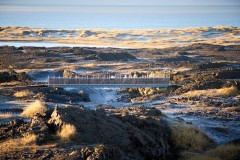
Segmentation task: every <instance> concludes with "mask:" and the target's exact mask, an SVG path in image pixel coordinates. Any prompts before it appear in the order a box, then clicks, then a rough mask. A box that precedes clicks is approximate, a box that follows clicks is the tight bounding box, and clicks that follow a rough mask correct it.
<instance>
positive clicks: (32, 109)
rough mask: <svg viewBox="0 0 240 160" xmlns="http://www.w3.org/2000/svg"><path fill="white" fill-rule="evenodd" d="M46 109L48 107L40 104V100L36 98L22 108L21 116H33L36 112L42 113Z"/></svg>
mask: <svg viewBox="0 0 240 160" xmlns="http://www.w3.org/2000/svg"><path fill="white" fill-rule="evenodd" d="M47 110H48V107H47V106H46V105H44V104H42V102H41V101H39V100H36V101H35V102H33V103H31V104H29V105H28V106H27V107H25V108H24V110H23V112H22V114H21V116H23V117H30V118H31V117H33V116H34V115H36V114H37V113H40V114H44V113H45V112H46V111H47Z"/></svg>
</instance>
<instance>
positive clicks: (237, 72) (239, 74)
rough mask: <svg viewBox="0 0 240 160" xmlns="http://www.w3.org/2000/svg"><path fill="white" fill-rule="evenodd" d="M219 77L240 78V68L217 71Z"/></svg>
mask: <svg viewBox="0 0 240 160" xmlns="http://www.w3.org/2000/svg"><path fill="white" fill-rule="evenodd" d="M217 78H219V79H240V69H231V70H224V71H220V72H218V73H217Z"/></svg>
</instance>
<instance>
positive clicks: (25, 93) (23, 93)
mask: <svg viewBox="0 0 240 160" xmlns="http://www.w3.org/2000/svg"><path fill="white" fill-rule="evenodd" d="M32 94H33V93H32V92H31V91H29V90H23V91H17V92H16V93H14V96H15V97H17V98H22V97H28V96H31V95H32Z"/></svg>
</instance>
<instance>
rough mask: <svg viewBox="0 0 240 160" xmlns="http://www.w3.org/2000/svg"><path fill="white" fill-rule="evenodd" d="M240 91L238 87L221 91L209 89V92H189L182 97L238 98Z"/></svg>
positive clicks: (221, 89)
mask: <svg viewBox="0 0 240 160" xmlns="http://www.w3.org/2000/svg"><path fill="white" fill-rule="evenodd" d="M238 93H239V91H238V89H237V87H236V86H232V87H224V88H220V89H207V90H195V91H189V92H187V93H184V94H182V95H181V96H182V97H200V96H206V97H217V96H221V97H227V96H236V95H238Z"/></svg>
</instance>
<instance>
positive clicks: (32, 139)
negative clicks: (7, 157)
mask: <svg viewBox="0 0 240 160" xmlns="http://www.w3.org/2000/svg"><path fill="white" fill-rule="evenodd" d="M36 140H37V136H36V135H34V134H28V135H25V136H24V137H22V138H17V139H10V140H7V141H5V142H2V143H0V152H1V153H6V152H10V151H17V150H21V149H23V148H28V147H31V146H34V145H35V143H36Z"/></svg>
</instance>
